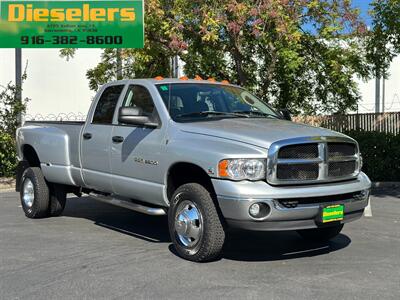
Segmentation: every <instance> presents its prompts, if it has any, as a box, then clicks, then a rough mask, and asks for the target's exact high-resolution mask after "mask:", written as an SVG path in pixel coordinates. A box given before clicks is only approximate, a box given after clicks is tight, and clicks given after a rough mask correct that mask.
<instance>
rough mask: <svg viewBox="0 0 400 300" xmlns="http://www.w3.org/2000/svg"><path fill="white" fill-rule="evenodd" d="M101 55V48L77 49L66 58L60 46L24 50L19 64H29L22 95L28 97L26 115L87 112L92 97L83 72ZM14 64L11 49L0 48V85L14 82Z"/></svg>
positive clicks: (95, 62)
mask: <svg viewBox="0 0 400 300" xmlns="http://www.w3.org/2000/svg"><path fill="white" fill-rule="evenodd" d="M100 54H101V50H100V49H94V50H93V49H79V50H78V51H77V53H76V56H75V57H74V58H73V59H71V60H70V61H66V60H65V59H63V58H60V57H59V49H23V50H22V65H23V68H24V67H25V65H26V63H27V64H28V65H27V75H28V78H27V79H26V81H25V82H24V84H23V92H22V94H23V97H28V98H30V99H31V101H30V102H29V104H28V109H27V114H28V118H30V117H32V116H36V115H42V116H48V115H58V114H60V113H65V114H71V115H79V114H83V115H86V112H87V110H88V108H89V105H90V103H91V101H92V98H93V96H94V92H93V91H91V90H90V89H89V86H88V80H87V79H86V71H87V70H88V69H90V68H93V67H94V66H96V65H97V63H98V62H99V60H100ZM14 64H15V60H14V49H0V84H2V85H5V84H7V83H8V82H10V81H13V82H14V80H15V78H14V77H15V66H14ZM64 118H65V117H64Z"/></svg>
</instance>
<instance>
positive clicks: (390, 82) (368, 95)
mask: <svg viewBox="0 0 400 300" xmlns="http://www.w3.org/2000/svg"><path fill="white" fill-rule="evenodd" d="M389 74H390V77H389V78H388V79H387V80H385V109H384V111H385V112H393V111H400V57H396V58H395V59H394V60H393V62H392V64H391V66H390V69H389ZM359 88H360V92H361V96H362V101H361V102H360V103H359V105H358V110H359V112H360V113H372V112H375V79H373V80H369V81H368V82H362V81H360V83H359ZM382 94H383V80H381V97H380V98H381V106H380V111H382V107H383V106H382V98H383V95H382Z"/></svg>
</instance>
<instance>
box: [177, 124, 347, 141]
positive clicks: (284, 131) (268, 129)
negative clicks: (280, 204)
mask: <svg viewBox="0 0 400 300" xmlns="http://www.w3.org/2000/svg"><path fill="white" fill-rule="evenodd" d="M179 125H180V129H181V130H182V131H184V132H187V133H193V134H201V135H207V136H213V137H217V138H223V139H228V140H234V141H238V142H243V143H246V144H250V145H254V146H258V147H263V148H269V147H270V145H271V144H272V143H274V142H276V141H279V140H285V139H291V138H297V137H318V136H329V137H332V136H333V137H343V136H345V135H343V134H341V133H338V132H335V131H332V130H328V129H324V128H319V127H314V126H309V125H305V124H300V123H293V122H290V121H286V120H278V119H261V118H260V119H222V120H213V121H202V122H193V123H180V124H179Z"/></svg>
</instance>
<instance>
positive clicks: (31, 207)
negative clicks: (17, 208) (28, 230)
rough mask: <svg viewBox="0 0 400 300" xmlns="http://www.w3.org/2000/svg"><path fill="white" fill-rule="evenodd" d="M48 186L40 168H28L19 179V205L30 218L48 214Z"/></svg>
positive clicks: (42, 216)
mask: <svg viewBox="0 0 400 300" xmlns="http://www.w3.org/2000/svg"><path fill="white" fill-rule="evenodd" d="M49 193H50V192H49V188H48V186H47V183H46V180H45V179H44V176H43V173H42V170H41V169H40V168H28V169H26V170H25V172H24V174H23V175H22V180H21V191H20V197H21V205H22V209H23V210H24V212H25V215H26V216H27V217H28V218H31V219H37V218H44V217H48V215H49Z"/></svg>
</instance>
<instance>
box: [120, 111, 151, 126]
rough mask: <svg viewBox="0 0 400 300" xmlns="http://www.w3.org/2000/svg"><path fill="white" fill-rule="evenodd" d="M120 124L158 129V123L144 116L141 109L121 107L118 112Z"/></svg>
mask: <svg viewBox="0 0 400 300" xmlns="http://www.w3.org/2000/svg"><path fill="white" fill-rule="evenodd" d="M118 122H120V123H123V124H131V125H138V126H146V127H152V128H155V127H158V124H157V123H154V122H152V121H151V120H150V118H149V117H148V116H145V115H143V110H142V109H141V108H139V107H121V108H120V109H119V111H118Z"/></svg>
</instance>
